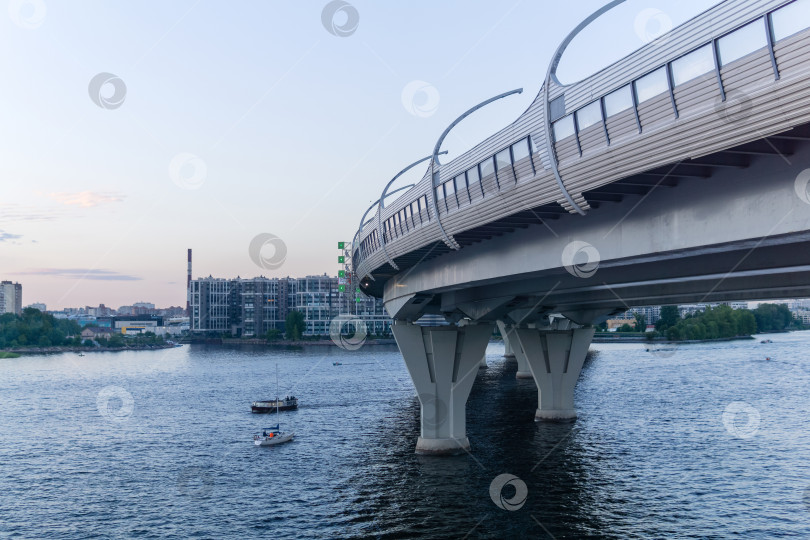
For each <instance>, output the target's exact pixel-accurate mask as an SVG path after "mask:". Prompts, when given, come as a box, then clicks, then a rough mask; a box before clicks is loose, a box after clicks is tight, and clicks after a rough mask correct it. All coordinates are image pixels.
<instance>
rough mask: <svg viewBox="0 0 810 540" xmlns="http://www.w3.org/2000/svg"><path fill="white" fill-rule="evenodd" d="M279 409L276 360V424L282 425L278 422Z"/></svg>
mask: <svg viewBox="0 0 810 540" xmlns="http://www.w3.org/2000/svg"><path fill="white" fill-rule="evenodd" d="M278 410H279V409H278V362H276V426H280V424H279V422H278V418H279V416H278V414H279V412H278Z"/></svg>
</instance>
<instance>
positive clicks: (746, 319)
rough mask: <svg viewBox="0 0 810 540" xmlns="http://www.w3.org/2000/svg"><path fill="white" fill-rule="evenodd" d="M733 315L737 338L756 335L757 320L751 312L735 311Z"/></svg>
mask: <svg viewBox="0 0 810 540" xmlns="http://www.w3.org/2000/svg"><path fill="white" fill-rule="evenodd" d="M733 315H734V323H735V324H736V326H737V335H738V336H750V335H751V334H756V333H757V319H756V317H755V316H754V314H753V313H752V312H751V311H749V310H747V309H735V310H734V314H733Z"/></svg>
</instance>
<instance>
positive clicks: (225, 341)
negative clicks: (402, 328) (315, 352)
mask: <svg viewBox="0 0 810 540" xmlns="http://www.w3.org/2000/svg"><path fill="white" fill-rule="evenodd" d="M182 343H190V344H192V345H261V346H263V347H304V346H307V345H314V346H317V347H324V346H327V347H328V346H332V347H337V346H338V345H337V344H336V343H335V342H334V341H332V340H331V339H318V340H312V341H306V340H300V341H287V340H278V341H267V340H266V339H260V338H251V339H242V338H211V339H200V340H190V341H182ZM396 344H397V342H396V340H395V339H393V338H384V339H367V340H366V341H364V342H363V347H366V346H369V345H396Z"/></svg>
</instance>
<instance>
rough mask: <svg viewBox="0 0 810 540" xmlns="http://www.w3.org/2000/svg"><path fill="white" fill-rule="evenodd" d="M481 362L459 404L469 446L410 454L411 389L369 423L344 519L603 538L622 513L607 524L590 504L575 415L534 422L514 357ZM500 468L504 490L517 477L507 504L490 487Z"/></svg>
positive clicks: (414, 531) (363, 526) (373, 529)
mask: <svg viewBox="0 0 810 540" xmlns="http://www.w3.org/2000/svg"><path fill="white" fill-rule="evenodd" d="M489 366H490V367H489V369H481V370H479V372H478V375H477V378H476V382H475V385H474V386H473V389H472V392H471V394H470V398H469V401H468V405H467V435H468V437H469V439H470V445H471V450H470V452H469V453H467V454H463V455H460V456H456V457H433V456H417V455H416V454H414V446H415V443H416V437H417V435H418V433H419V403H418V400H417V398H416V397H415V396H414V397H413V398H412V399H411V400H410V401H408V402H406V403H403V404H402V406H401V407H399V408H398V409H397V411H396V413H395V414H394V416H393V417H389V418H387V419H385V421H384V422H383V423H384V425H381V426H378V428H379V430H375V434H376V436H375V437H374V438H373V440H370V441H369V442H370V444H369V445H367V446H366V447H365V448H364V449H363V451H361V452H359V453H358V455H357V463H356V467H357V470H358V471H362V472H359V473H358V474H357V478H356V481H357V483H356V484H355V485H354V486H353V487H354V489H355V490H356V491H355V492H354V493H353V499H352V500H351V501H350V502H351V504H348V505H346V508H347V513H351V514H352V515H351V516H348V515H347V516H346V519H347V521H348V522H350V523H351V524H352V527H351V528H352V529H354V528H355V527H357V528H359V529H360V530H361V531H362V533H360V534H358V536H357V537H360V536H370V537H377V538H403V537H408V538H412V537H424V538H428V537H431V538H530V537H531V538H544V537H546V538H550V537H554V538H561V537H578V538H581V537H588V536H593V537H597V536H598V537H600V538H605V537H610V533H609V532H608V533H606V532H605V531H609V529H612V530H614V531H615V530H616V529H617V525H619V524H621V522H622V521H623V518H622V516H616V515H610V516H604V517H609V525H608V523H607V522H605V520H604V519H602V518H601V517H600V514H599V512H598V511H596V510H595V508H594V502H595V501H594V497H595V495H594V491H595V490H594V489H593V488H594V486H595V484H598V483H599V482H600V481H602V480H600V474H599V472H598V471H593V470H588V469H587V468H586V467H585V466H583V462H582V456H584V455H586V454H592V453H593V452H594V449H593V448H586V447H585V446H584V443H583V440H582V438H581V437H579V436H578V432H579V428H578V427H577V422H564V423H536V422H535V421H534V412H535V409H536V407H537V389H536V387H535V385H534V381H533V380H531V379H529V380H526V379H521V380H518V379H516V378H515V373H516V371H517V363H516V362H515V361H514V360H509V359H503V358H502V357H500V356H494V355H493V356H490V357H489ZM586 369H587V367H586ZM594 459H596V460H598V459H599V458H598V457H596V458H594V457H593V456H589V462H590V463H592V462H593V461H594ZM504 473H506V474H510V475H514V476H515V477H517V478H518V479H519V480H517V481H514V482H511V483H510V484H509V485H505V486H504V487H503V489H502V491H501V494H502V496H503V498H504V499H506V500H509V499H513V498H514V497H515V495H516V494H517V491H516V490H517V489H518V488H517V487H515V484H519V483H520V482H524V483H525V485H526V493H527V495H526V499H525V504H523V505H522V506H520V504H519V500H515V501H514V503H515V507H514V508H513V509H511V510H509V509H502V508H500V507H499V506H498V505H497V504H496V502H495V501H493V497H491V496H490V486H491V484H492V482H493V480H494V479H495V478H496V477H497V476H499V475H501V474H504ZM605 481H606V480H605ZM353 484H354V483H353ZM496 491H497V490H496ZM496 500H498V502H500V499H499V498H497V494H496ZM614 502H619V501H614ZM504 506H507V507H508V505H504ZM620 528H621V527H619V529H620ZM355 530H356V529H355ZM350 536H351V535H350ZM616 537H618V536H616Z"/></svg>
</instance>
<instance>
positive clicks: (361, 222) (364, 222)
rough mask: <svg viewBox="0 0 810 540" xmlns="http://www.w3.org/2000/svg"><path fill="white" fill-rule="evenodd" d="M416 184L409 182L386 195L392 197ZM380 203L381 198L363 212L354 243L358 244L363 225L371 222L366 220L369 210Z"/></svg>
mask: <svg viewBox="0 0 810 540" xmlns="http://www.w3.org/2000/svg"><path fill="white" fill-rule="evenodd" d="M415 185H416V184H408V185H407V186H402V187H400V188H397V189H395V190H394V191H392V192H391V193H388V194H387V195H386V197H390V196H391V195H393V194H394V193H399V192H400V191H404V190H406V189H411V188H412V187H413V186H415ZM378 204H380V200H379V199H377V200H376V201H374V202H373V203H371V206H369V207H368V209H367V210H366V211H365V213H364V214H363V217H362V218H360V227H358V229H357V232H356V233H354V237H353V238H352V245H357V237H358V236H359V235H360V233H361V232H363V227H364V226H366V225H368V224H369V223H371V219H369V220H368V221H366V216H367V215H368V213H369V212H371V209H372V208H374V207H375V206H377V205H378ZM375 217H376V216H375ZM372 219H374V218H372Z"/></svg>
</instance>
